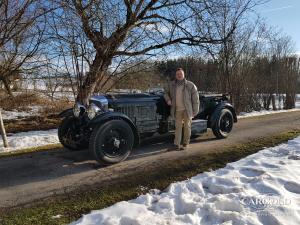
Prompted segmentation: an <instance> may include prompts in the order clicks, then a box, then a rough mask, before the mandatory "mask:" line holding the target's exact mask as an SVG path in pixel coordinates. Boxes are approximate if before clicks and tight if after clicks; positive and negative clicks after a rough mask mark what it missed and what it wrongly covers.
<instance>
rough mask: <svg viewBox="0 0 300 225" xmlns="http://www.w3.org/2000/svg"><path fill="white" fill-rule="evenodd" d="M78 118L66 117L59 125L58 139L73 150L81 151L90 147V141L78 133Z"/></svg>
mask: <svg viewBox="0 0 300 225" xmlns="http://www.w3.org/2000/svg"><path fill="white" fill-rule="evenodd" d="M78 132H79V129H78V128H77V127H76V118H74V117H66V118H64V119H63V121H62V122H61V124H60V125H59V127H58V139H59V141H60V143H61V144H62V145H63V146H64V147H65V148H67V149H69V150H71V151H79V150H83V149H87V148H88V142H87V141H86V140H83V139H82V136H80V135H79V134H78Z"/></svg>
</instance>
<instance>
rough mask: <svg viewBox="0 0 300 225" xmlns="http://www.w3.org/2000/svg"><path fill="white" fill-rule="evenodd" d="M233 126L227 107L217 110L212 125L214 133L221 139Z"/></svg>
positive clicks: (226, 135)
mask: <svg viewBox="0 0 300 225" xmlns="http://www.w3.org/2000/svg"><path fill="white" fill-rule="evenodd" d="M232 128H233V116H232V113H231V111H230V110H229V109H222V110H220V111H219V112H218V115H217V117H216V121H215V123H214V125H213V126H212V131H213V133H214V135H215V136H216V137H217V138H219V139H221V138H226V137H228V135H229V133H230V132H231V130H232Z"/></svg>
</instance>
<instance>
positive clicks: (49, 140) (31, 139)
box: [0, 129, 59, 152]
mask: <svg viewBox="0 0 300 225" xmlns="http://www.w3.org/2000/svg"><path fill="white" fill-rule="evenodd" d="M0 138H1V136H0ZM7 139H8V145H9V146H10V147H9V148H4V147H3V143H2V139H0V140H1V141H0V152H3V151H5V152H11V151H16V150H20V149H26V148H32V147H39V146H44V145H49V144H57V143H59V140H58V136H57V129H52V130H47V131H29V132H20V133H17V134H11V135H8V137H7Z"/></svg>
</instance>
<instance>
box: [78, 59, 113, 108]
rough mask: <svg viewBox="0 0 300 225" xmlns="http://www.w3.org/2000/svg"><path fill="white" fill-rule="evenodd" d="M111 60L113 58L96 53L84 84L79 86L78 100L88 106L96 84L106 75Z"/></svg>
mask: <svg viewBox="0 0 300 225" xmlns="http://www.w3.org/2000/svg"><path fill="white" fill-rule="evenodd" d="M103 59H105V60H103ZM111 61H112V58H109V57H106V56H100V55H98V54H96V56H95V59H94V62H93V64H92V66H91V68H90V71H89V72H88V73H87V74H86V76H85V79H84V82H83V84H82V85H81V86H80V87H79V90H78V95H77V99H76V100H77V101H79V102H80V103H81V104H84V105H86V106H87V105H88V104H89V99H90V97H91V95H92V94H93V93H94V91H95V88H96V85H97V84H98V83H99V81H100V80H101V79H103V76H105V74H106V72H107V70H108V67H109V65H110V64H111Z"/></svg>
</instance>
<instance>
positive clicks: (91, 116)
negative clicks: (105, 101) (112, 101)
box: [86, 103, 101, 120]
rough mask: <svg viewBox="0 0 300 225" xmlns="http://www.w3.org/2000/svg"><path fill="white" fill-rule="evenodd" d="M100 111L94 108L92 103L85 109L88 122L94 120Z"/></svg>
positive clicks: (96, 107)
mask: <svg viewBox="0 0 300 225" xmlns="http://www.w3.org/2000/svg"><path fill="white" fill-rule="evenodd" d="M100 111H101V108H99V107H98V106H96V105H95V104H94V103H91V104H90V105H89V107H88V108H87V110H86V112H87V116H88V118H89V119H90V120H92V119H94V118H95V116H96V115H97V114H98V113H99V112H100Z"/></svg>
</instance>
